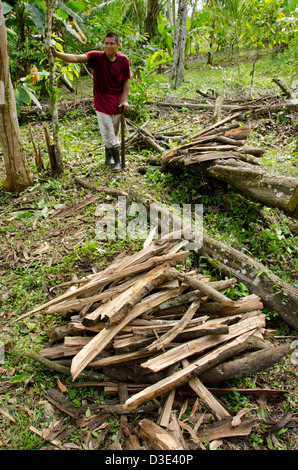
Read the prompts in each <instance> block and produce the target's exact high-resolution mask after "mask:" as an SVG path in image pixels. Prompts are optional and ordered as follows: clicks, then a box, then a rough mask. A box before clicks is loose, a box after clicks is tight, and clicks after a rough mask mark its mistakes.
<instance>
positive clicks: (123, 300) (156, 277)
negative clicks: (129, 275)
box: [83, 265, 173, 326]
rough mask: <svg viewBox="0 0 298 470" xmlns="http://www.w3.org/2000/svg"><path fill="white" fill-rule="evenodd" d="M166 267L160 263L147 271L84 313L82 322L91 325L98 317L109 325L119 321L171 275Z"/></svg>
mask: <svg viewBox="0 0 298 470" xmlns="http://www.w3.org/2000/svg"><path fill="white" fill-rule="evenodd" d="M167 268H168V266H167V265H166V266H164V265H161V266H158V267H157V268H154V269H152V270H151V271H149V272H147V273H146V274H145V275H144V276H143V277H141V279H140V280H139V281H137V282H136V283H134V284H133V285H132V286H131V287H130V288H129V289H126V290H124V292H122V293H121V294H119V295H118V296H116V297H115V298H113V299H112V300H111V301H110V302H108V303H107V304H103V305H100V306H99V307H98V308H97V309H96V310H94V311H93V312H92V313H90V314H89V315H86V317H85V318H84V320H83V324H84V325H87V326H90V325H93V324H94V323H96V322H97V320H98V319H99V318H100V319H101V320H107V322H108V325H109V326H111V325H113V324H115V323H119V322H120V321H121V320H122V318H123V317H124V315H125V314H126V313H127V312H128V311H129V310H130V309H132V308H133V307H134V306H135V305H136V304H137V303H138V302H140V300H141V299H142V298H143V297H145V296H146V295H147V294H148V293H149V292H150V291H151V290H152V289H154V288H155V287H157V286H158V285H159V284H162V283H163V282H165V281H168V280H170V279H171V277H173V276H171V274H170V273H168V269H167Z"/></svg>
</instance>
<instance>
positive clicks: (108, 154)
mask: <svg viewBox="0 0 298 470" xmlns="http://www.w3.org/2000/svg"><path fill="white" fill-rule="evenodd" d="M105 153H106V161H105V164H106V165H114V162H113V160H112V149H110V148H108V147H105Z"/></svg>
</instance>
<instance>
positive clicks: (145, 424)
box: [139, 419, 183, 451]
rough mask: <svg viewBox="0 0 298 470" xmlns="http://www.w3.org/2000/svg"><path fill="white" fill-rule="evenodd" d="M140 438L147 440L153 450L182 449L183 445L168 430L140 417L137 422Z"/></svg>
mask: <svg viewBox="0 0 298 470" xmlns="http://www.w3.org/2000/svg"><path fill="white" fill-rule="evenodd" d="M139 426H140V432H139V436H140V437H141V439H144V440H145V441H147V442H148V443H149V444H150V446H151V447H152V449H153V450H160V451H166V450H172V451H179V450H183V446H182V445H181V444H180V442H179V441H178V440H177V439H175V437H174V436H173V435H172V434H170V433H169V432H168V431H166V430H165V429H163V428H162V427H161V426H159V425H158V424H156V423H154V422H153V421H151V420H149V419H142V420H141V421H140V422H139Z"/></svg>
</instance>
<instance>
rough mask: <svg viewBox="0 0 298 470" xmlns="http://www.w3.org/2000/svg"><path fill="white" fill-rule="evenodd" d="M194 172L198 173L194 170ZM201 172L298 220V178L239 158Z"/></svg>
mask: <svg viewBox="0 0 298 470" xmlns="http://www.w3.org/2000/svg"><path fill="white" fill-rule="evenodd" d="M192 170H194V171H196V170H195V169H194V168H193V167H192ZM197 171H199V172H201V173H203V174H206V175H208V176H211V177H212V178H215V179H218V180H220V181H224V182H225V183H228V184H231V185H232V186H233V187H234V188H235V189H237V190H238V191H239V192H240V193H241V194H243V195H244V196H246V197H247V198H248V199H250V200H252V201H254V202H259V203H262V204H264V205H265V206H269V207H276V208H278V209H280V210H282V211H283V212H284V213H285V214H287V215H289V216H290V217H293V218H295V219H297V218H298V178H295V177H290V176H284V175H272V174H270V173H269V172H267V171H266V170H264V169H262V168H261V167H257V166H255V165H251V164H250V163H247V162H243V161H241V162H240V161H239V160H236V159H227V160H221V161H219V160H215V162H211V163H210V162H209V163H208V166H205V167H204V168H203V166H202V165H200V166H199V167H198V168H197Z"/></svg>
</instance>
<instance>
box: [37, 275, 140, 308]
mask: <svg viewBox="0 0 298 470" xmlns="http://www.w3.org/2000/svg"><path fill="white" fill-rule="evenodd" d="M140 277H141V274H140V275H137V276H134V277H133V278H131V279H128V280H127V281H126V282H123V283H122V284H119V285H117V286H115V287H109V289H108V290H105V291H104V292H101V293H100V294H96V295H93V296H91V297H84V298H82V299H81V298H78V299H76V298H75V299H73V300H66V301H63V302H61V303H59V304H55V305H52V306H51V307H48V308H47V309H46V310H45V313H46V314H52V313H60V314H66V313H68V312H72V311H77V310H80V309H81V308H82V307H85V306H86V305H89V304H94V303H96V302H100V301H104V300H106V299H110V298H111V297H113V296H114V295H117V294H119V293H121V292H123V291H125V290H126V289H127V288H129V287H131V286H132V285H133V284H134V283H135V282H136V281H138V280H139V278H140Z"/></svg>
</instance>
